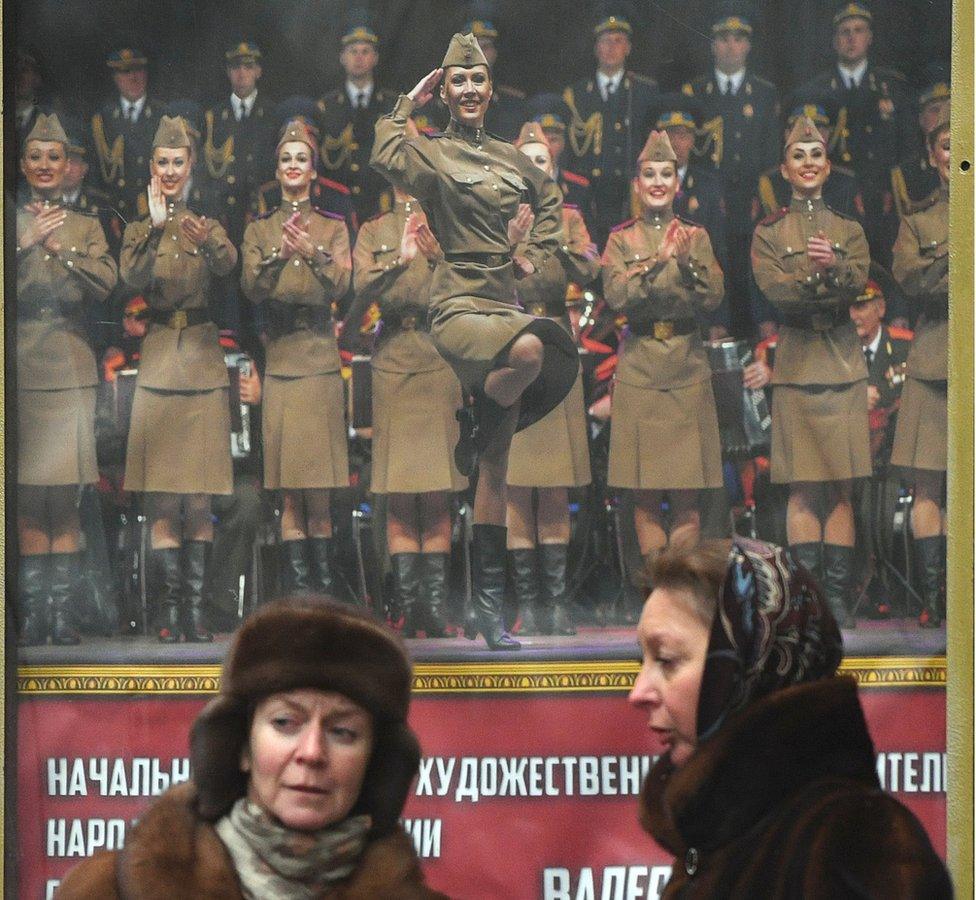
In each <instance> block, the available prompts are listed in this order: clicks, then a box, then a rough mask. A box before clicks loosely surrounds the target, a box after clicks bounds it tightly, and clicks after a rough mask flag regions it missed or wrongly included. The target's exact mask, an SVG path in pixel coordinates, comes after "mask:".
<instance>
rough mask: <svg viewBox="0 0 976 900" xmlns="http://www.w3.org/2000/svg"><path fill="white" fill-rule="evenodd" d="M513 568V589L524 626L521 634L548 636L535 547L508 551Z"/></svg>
mask: <svg viewBox="0 0 976 900" xmlns="http://www.w3.org/2000/svg"><path fill="white" fill-rule="evenodd" d="M508 560H509V563H510V564H511V568H512V587H513V588H514V589H515V603H516V605H517V607H518V615H519V616H521V619H522V626H521V628H519V634H524V635H530V634H548V633H549V632H548V631H546V630H545V622H544V621H543V619H544V616H543V615H540V614H541V613H542V609H541V598H540V594H539V572H538V570H537V568H536V552H535V547H529V548H528V549H526V548H524V547H522V548H519V549H518V550H509V551H508Z"/></svg>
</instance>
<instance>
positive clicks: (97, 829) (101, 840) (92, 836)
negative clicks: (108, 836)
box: [85, 819, 105, 856]
mask: <svg viewBox="0 0 976 900" xmlns="http://www.w3.org/2000/svg"><path fill="white" fill-rule="evenodd" d="M104 846H105V820H104V819H89V820H88V833H87V835H86V838H85V855H86V856H91V855H92V854H93V853H94V852H95V851H96V850H101V849H102V847H104Z"/></svg>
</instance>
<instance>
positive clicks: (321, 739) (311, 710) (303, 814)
mask: <svg viewBox="0 0 976 900" xmlns="http://www.w3.org/2000/svg"><path fill="white" fill-rule="evenodd" d="M372 752H373V720H372V717H371V716H370V714H369V713H368V712H367V711H366V710H365V709H363V708H362V707H361V706H359V705H358V704H357V703H354V702H353V701H352V700H350V699H349V698H348V697H346V696H344V695H342V694H337V693H334V692H332V691H320V690H315V689H312V688H303V689H299V690H294V691H288V692H286V693H282V694H272V695H271V696H269V697H266V698H265V699H264V700H262V701H261V702H260V703H259V704H258V706H257V709H256V710H255V711H254V718H253V720H252V721H251V733H250V738H249V740H248V743H247V745H246V746H245V748H244V751H243V753H242V755H241V770H242V771H243V772H246V773H248V775H249V779H248V788H247V796H248V799H249V800H251V801H252V802H254V803H256V804H257V805H258V806H260V807H261V808H262V809H263V810H264V811H265V812H267V813H270V814H271V815H272V816H273V817H274V818H276V819H277V820H278V821H280V822H281V823H282V824H283V825H285V826H286V827H287V828H293V829H295V830H297V831H315V830H317V829H320V828H325V827H326V826H328V825H333V824H335V823H336V822H341V821H342V820H343V819H345V818H346V817H347V816H348V815H349V813H350V811H351V810H352V808H353V806H355V804H356V801H357V800H358V799H359V794H360V791H361V789H362V786H363V778H364V776H365V774H366V767H367V766H368V765H369V760H370V756H371V755H372Z"/></svg>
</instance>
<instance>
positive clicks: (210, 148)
mask: <svg viewBox="0 0 976 900" xmlns="http://www.w3.org/2000/svg"><path fill="white" fill-rule="evenodd" d="M224 58H225V60H226V63H227V77H228V79H229V80H230V85H231V93H230V95H229V96H226V97H225V98H224V99H223V100H222V101H221V102H220V103H217V104H215V105H214V106H211V107H210V108H208V109H207V110H206V112H205V113H204V141H203V151H202V154H201V155H202V157H203V160H202V162H203V164H204V170H205V173H206V176H207V178H208V179H209V180H210V182H211V185H212V187H213V190H214V194H215V197H216V201H217V204H218V205H219V207H220V208H221V210H223V216H224V217H225V218H226V223H225V227H226V229H227V236H228V237H229V238H230V239H231V241H233V242H234V243H235V244H236V245H238V246H240V243H241V240H242V239H243V237H244V225H245V218H246V214H247V205H248V200H249V198H250V197H251V196H252V195H253V194H254V192H255V191H256V190H257V189H258V188H259V187H260V186H261V185H262V184H263V183H264V182H265V181H267V180H268V178H269V177H270V176H271V174H272V173H273V170H274V162H273V160H272V156H273V155H274V122H273V116H272V107H271V105H270V104H269V103H268V99H267V97H266V96H265V95H264V92H263V91H259V89H258V81H259V80H260V79H261V74H262V70H261V51H260V49H258V47H257V46H256V45H255V44H252V43H251V42H250V41H242V42H241V43H239V44H235V45H234V46H233V47H231V48H230V49H229V50H227V52H226V53H225V54H224Z"/></svg>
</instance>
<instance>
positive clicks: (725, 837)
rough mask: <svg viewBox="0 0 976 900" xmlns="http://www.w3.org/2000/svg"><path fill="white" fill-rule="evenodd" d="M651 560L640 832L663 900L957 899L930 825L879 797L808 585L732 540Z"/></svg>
mask: <svg viewBox="0 0 976 900" xmlns="http://www.w3.org/2000/svg"><path fill="white" fill-rule="evenodd" d="M726 548H727V544H726V545H723V546H722V547H721V548H718V547H715V546H708V547H706V546H702V547H699V548H696V549H692V550H668V551H666V552H665V553H663V554H662V555H661V556H659V557H658V559H657V560H656V563H655V566H654V571H653V577H654V585H655V587H654V591H653V592H652V593H651V595H650V597H649V598H648V600H647V603H646V604H645V606H644V610H643V612H642V614H641V618H640V624H639V626H638V637H639V640H640V646H641V651H642V654H643V663H642V666H641V669H640V673H639V674H638V676H637V680H636V682H635V684H634V688H633V690H632V691H631V694H630V702H631V704H632V705H633V706H635V707H636V708H637V709H639V710H641V711H642V712H643V713H645V714H646V715H647V720H648V727H649V729H650V730H651V732H652V733H653V734H654V735H655V737H656V738H657V739H658V741H659V742H660V743H661V744H663V748H664V752H663V754H662V756H661V757H660V758H659V760H658V762H657V763H656V764H655V766H654V767H653V768H652V769H651V771H650V772H649V773H648V775H647V778H646V780H645V782H644V785H643V789H642V792H641V800H640V817H641V824H642V825H643V826H644V828H645V829H646V830H647V831H648V832H650V834H651V835H652V836H653V837H654V839H655V840H656V841H657V842H658V843H659V844H660V845H661V846H662V847H664V848H665V849H666V850H668V851H670V852H671V853H673V854H674V855H675V856H676V857H677V859H676V860H675V864H674V866H673V868H672V875H671V880H670V882H669V883H668V885H667V887H666V889H665V891H664V893H663V895H662V896H663V897H665V898H672V897H675V898H676V897H764V898H766V897H768V898H786V897H805V898H824V900H826V898H834V897H853V896H857V897H918V898H922V897H925V898H933V900H935V898H948V897H951V896H952V889H951V885H950V883H949V876H948V873H947V872H946V870H945V867H944V865H943V864H942V861H941V860H940V859H939V857H938V856H937V855H936V853H935V851H934V850H933V848H932V844H931V842H930V841H929V838H928V835H926V833H925V831H924V829H923V828H922V825H921V823H920V822H919V821H918V820H917V819H916V818H915V816H914V815H913V814H912V813H911V812H909V810H907V809H906V808H905V807H904V806H902V805H901V804H900V803H899V802H898V801H896V800H895V799H894V798H893V797H891V796H890V795H888V794H886V793H885V792H884V791H883V790H882V789H881V787H880V785H879V783H878V775H877V768H876V765H875V752H874V747H873V746H872V742H871V736H870V734H869V733H868V730H867V726H866V724H865V721H864V713H863V712H862V710H861V705H860V703H859V701H858V697H857V686H856V684H855V682H854V680H853V679H852V678H849V677H834V675H835V673H836V670H837V666H838V663H839V662H840V659H841V639H840V632H839V630H838V628H837V624H836V622H835V621H834V619H833V617H832V616H831V614H830V610H829V607H828V605H827V604H826V603H825V602H824V599H823V597H822V596H821V594H820V590H819V587H817V585H816V584H815V583H814V582H813V581H812V580H811V579H810V577H809V574H808V573H807V571H806V570H805V569H804V568H803V567H802V566H799V565H797V564H796V562H794V561H793V560H792V559H791V558H790V557H789V555H788V554H787V553H786V552H784V551H783V550H781V549H780V548H778V547H773V546H771V545H769V544H762V543H760V542H758V541H749V540H745V539H741V538H740V539H737V540H736V543H735V544H734V545H733V547H732V550H731V553H728V552H726Z"/></svg>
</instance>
